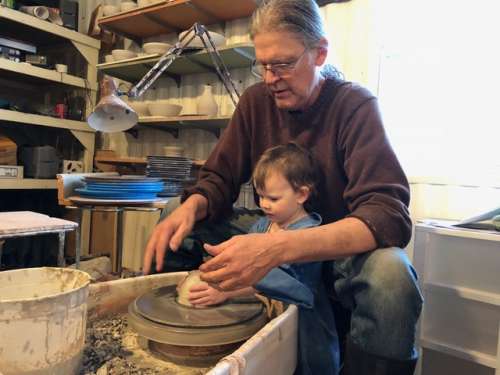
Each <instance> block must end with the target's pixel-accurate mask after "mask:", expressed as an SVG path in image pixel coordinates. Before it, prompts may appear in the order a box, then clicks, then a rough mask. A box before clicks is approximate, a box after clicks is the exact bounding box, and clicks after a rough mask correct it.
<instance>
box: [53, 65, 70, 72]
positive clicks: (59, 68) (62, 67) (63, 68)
mask: <svg viewBox="0 0 500 375" xmlns="http://www.w3.org/2000/svg"><path fill="white" fill-rule="evenodd" d="M56 72H59V73H68V66H67V65H64V64H56Z"/></svg>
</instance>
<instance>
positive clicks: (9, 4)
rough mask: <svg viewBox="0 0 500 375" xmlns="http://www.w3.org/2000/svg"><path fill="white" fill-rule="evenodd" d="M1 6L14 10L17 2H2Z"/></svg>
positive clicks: (11, 0)
mask: <svg viewBox="0 0 500 375" xmlns="http://www.w3.org/2000/svg"><path fill="white" fill-rule="evenodd" d="M0 4H2V5H3V6H5V7H7V8H12V9H14V8H15V6H16V0H0Z"/></svg>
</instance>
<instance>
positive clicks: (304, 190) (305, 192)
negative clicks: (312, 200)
mask: <svg viewBox="0 0 500 375" xmlns="http://www.w3.org/2000/svg"><path fill="white" fill-rule="evenodd" d="M297 193H298V197H297V202H298V203H299V204H304V203H305V202H306V201H307V200H308V199H309V196H310V195H311V188H310V187H309V186H301V187H300V188H299V190H298V191H297Z"/></svg>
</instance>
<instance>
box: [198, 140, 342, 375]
mask: <svg viewBox="0 0 500 375" xmlns="http://www.w3.org/2000/svg"><path fill="white" fill-rule="evenodd" d="M317 178H318V173H317V168H316V166H315V163H314V161H313V159H312V156H311V155H310V154H309V153H308V152H307V151H306V150H305V149H303V148H302V147H300V146H298V145H296V144H295V143H289V144H287V145H282V146H277V147H273V148H270V149H269V150H267V151H266V152H265V153H264V154H263V155H262V157H261V158H260V160H259V162H258V163H257V165H256V167H255V170H254V173H253V176H252V180H253V184H254V187H255V190H256V192H257V194H258V196H259V206H260V208H261V209H262V211H263V212H264V214H265V215H266V216H264V217H262V218H260V219H259V220H258V221H257V222H256V223H255V224H254V225H253V227H252V229H251V230H250V231H251V232H254V233H255V232H260V233H262V232H275V231H280V230H294V229H300V228H308V227H313V226H317V225H319V224H321V217H320V216H319V215H318V214H317V213H314V212H308V209H309V208H310V203H311V198H312V197H313V196H314V194H315V184H316V180H317ZM321 274H322V263H321V262H311V263H300V264H289V265H283V266H281V267H278V268H274V269H272V270H271V271H270V272H269V273H268V274H267V275H266V276H265V277H264V278H263V279H262V280H261V281H260V282H258V283H257V284H256V285H254V287H253V288H243V289H240V290H236V291H229V292H224V291H219V290H217V289H215V288H212V287H211V286H209V285H208V284H206V283H202V284H198V285H196V286H194V287H192V288H191V289H190V295H189V301H190V302H191V303H192V304H193V305H195V306H209V305H214V304H218V303H222V302H224V301H226V300H227V299H228V298H231V297H236V296H242V295H249V294H254V293H261V294H263V295H265V296H267V297H269V298H273V299H276V300H279V301H283V302H286V303H292V304H296V305H297V306H298V308H299V348H298V364H297V370H296V373H297V374H311V375H313V374H337V373H338V362H339V359H338V351H339V347H338V337H337V332H336V330H335V322H334V317H333V312H332V310H331V307H330V303H329V301H328V297H327V294H326V290H325V287H324V285H323V282H322V276H321Z"/></svg>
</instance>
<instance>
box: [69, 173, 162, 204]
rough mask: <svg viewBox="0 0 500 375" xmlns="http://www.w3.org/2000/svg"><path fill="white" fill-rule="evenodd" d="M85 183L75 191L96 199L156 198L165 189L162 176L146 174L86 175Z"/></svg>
mask: <svg viewBox="0 0 500 375" xmlns="http://www.w3.org/2000/svg"><path fill="white" fill-rule="evenodd" d="M84 183H85V187H84V188H78V189H75V191H76V192H77V193H78V194H79V195H80V196H82V197H85V198H94V199H116V200H120V199H124V200H133V199H134V200H137V199H141V200H142V199H155V198H157V194H158V193H159V192H161V191H163V189H164V184H163V181H162V180H161V179H160V178H151V177H146V176H92V177H84Z"/></svg>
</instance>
